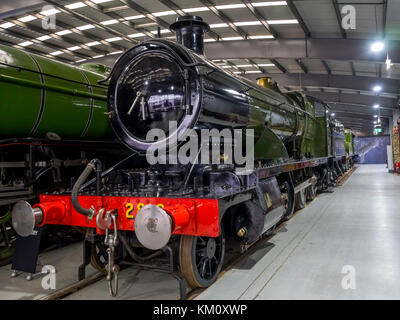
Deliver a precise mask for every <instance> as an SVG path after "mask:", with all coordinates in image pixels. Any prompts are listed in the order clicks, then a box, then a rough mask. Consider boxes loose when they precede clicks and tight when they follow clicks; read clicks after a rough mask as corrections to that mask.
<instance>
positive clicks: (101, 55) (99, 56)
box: [92, 54, 104, 59]
mask: <svg viewBox="0 0 400 320" xmlns="http://www.w3.org/2000/svg"><path fill="white" fill-rule="evenodd" d="M101 57H104V54H100V55H98V56H94V57H92V59H97V58H101Z"/></svg>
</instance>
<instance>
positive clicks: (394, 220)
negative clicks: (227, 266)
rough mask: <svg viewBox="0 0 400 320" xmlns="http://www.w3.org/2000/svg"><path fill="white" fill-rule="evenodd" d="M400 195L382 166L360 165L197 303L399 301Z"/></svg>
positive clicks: (399, 182)
mask: <svg viewBox="0 0 400 320" xmlns="http://www.w3.org/2000/svg"><path fill="white" fill-rule="evenodd" d="M399 195H400V177H399V176H397V175H394V174H389V173H387V169H386V167H385V165H362V166H360V167H359V168H358V169H357V170H356V171H355V173H354V174H353V175H352V176H351V177H350V179H349V180H348V181H347V182H346V183H345V184H344V185H343V186H341V187H338V188H336V189H335V192H334V193H332V194H321V195H319V196H318V197H317V199H315V200H314V201H313V202H311V203H310V204H309V205H308V206H307V207H306V208H305V209H303V210H301V211H300V212H298V213H297V214H296V215H295V216H294V217H293V218H292V219H291V220H290V221H289V222H288V223H287V224H286V225H285V226H283V227H282V228H281V229H280V230H279V232H277V234H276V235H275V236H273V237H272V238H271V239H270V240H269V241H268V242H266V243H265V244H263V246H261V248H260V249H259V250H257V251H256V252H255V253H254V254H253V255H251V256H250V257H248V258H247V259H245V260H244V261H242V262H241V263H239V264H238V265H236V266H234V267H233V268H232V269H231V270H229V271H228V272H227V273H226V274H225V275H224V276H223V277H221V278H220V279H219V280H218V281H217V282H216V283H215V284H214V285H213V286H211V287H210V288H209V289H208V290H206V291H204V292H203V293H202V294H201V295H200V296H198V299H400V272H399V270H400V210H399V204H400V201H399V200H400V197H399ZM342 272H343V273H342ZM352 275H354V277H352ZM349 277H352V279H354V280H355V282H351V284H355V289H351V287H350V288H348V287H347V288H348V289H344V288H343V287H342V282H344V284H345V288H346V283H347V284H349V283H350V282H349V280H348V279H349ZM227 288H229V290H227Z"/></svg>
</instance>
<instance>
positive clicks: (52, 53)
mask: <svg viewBox="0 0 400 320" xmlns="http://www.w3.org/2000/svg"><path fill="white" fill-rule="evenodd" d="M62 53H63V52H62V51H54V52H50V54H51V55H52V56H58V55H59V54H62Z"/></svg>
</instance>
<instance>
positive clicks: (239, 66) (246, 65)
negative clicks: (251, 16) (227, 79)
mask: <svg viewBox="0 0 400 320" xmlns="http://www.w3.org/2000/svg"><path fill="white" fill-rule="evenodd" d="M252 66H253V65H251V64H239V65H237V66H236V67H238V68H249V67H252Z"/></svg>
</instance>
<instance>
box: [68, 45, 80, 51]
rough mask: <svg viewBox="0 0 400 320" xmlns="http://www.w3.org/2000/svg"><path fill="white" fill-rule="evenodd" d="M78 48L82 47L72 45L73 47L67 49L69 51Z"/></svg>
mask: <svg viewBox="0 0 400 320" xmlns="http://www.w3.org/2000/svg"><path fill="white" fill-rule="evenodd" d="M79 49H82V48H81V47H79V46H74V47H69V48H67V50H69V51H75V50H79Z"/></svg>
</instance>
